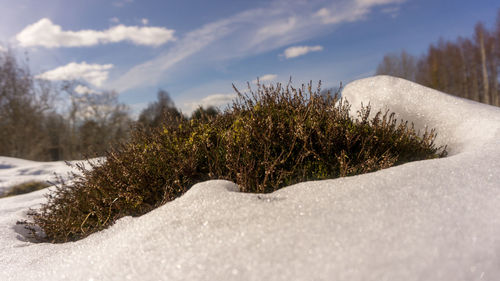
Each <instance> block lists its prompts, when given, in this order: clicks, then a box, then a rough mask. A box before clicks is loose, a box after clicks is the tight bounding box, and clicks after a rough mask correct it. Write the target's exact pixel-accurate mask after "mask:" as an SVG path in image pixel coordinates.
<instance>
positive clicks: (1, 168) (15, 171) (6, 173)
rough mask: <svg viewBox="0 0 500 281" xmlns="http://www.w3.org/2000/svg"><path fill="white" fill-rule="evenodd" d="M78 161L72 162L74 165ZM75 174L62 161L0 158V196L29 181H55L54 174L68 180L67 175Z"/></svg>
mask: <svg viewBox="0 0 500 281" xmlns="http://www.w3.org/2000/svg"><path fill="white" fill-rule="evenodd" d="M76 162H78V161H73V162H72V164H75V163H76ZM71 171H73V172H77V171H76V170H73V169H72V168H71V167H69V166H68V165H67V164H66V163H65V162H64V161H58V162H35V161H29V160H23V159H18V158H12V157H5V156H0V195H1V194H3V193H4V192H6V191H7V190H8V189H9V188H10V187H12V186H14V185H17V184H20V183H24V182H29V181H41V182H46V181H51V182H54V181H56V174H57V175H60V176H62V177H63V178H68V176H69V173H70V172H71Z"/></svg>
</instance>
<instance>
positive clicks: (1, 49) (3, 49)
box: [0, 45, 7, 53]
mask: <svg viewBox="0 0 500 281" xmlns="http://www.w3.org/2000/svg"><path fill="white" fill-rule="evenodd" d="M2 52H7V48H5V47H4V46H2V45H0V53H2Z"/></svg>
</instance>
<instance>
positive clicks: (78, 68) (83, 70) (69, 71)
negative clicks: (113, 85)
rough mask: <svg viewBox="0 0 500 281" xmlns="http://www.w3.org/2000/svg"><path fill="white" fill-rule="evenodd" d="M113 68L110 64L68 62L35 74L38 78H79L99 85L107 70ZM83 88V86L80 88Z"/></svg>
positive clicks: (106, 74)
mask: <svg viewBox="0 0 500 281" xmlns="http://www.w3.org/2000/svg"><path fill="white" fill-rule="evenodd" d="M111 68H113V65H112V64H87V63H86V62H82V63H75V62H72V63H69V64H67V65H65V66H60V67H58V68H56V69H53V70H50V71H47V72H44V73H42V74H40V75H37V76H36V78H38V79H45V80H52V81H62V80H81V81H85V82H87V83H89V84H92V85H94V86H96V87H99V86H101V85H102V84H103V83H104V81H106V80H107V79H108V74H109V70H110V69H111ZM81 89H82V90H83V88H81Z"/></svg>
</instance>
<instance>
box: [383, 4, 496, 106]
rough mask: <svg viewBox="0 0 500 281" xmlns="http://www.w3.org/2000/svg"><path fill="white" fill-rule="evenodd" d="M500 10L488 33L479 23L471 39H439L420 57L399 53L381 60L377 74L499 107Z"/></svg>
mask: <svg viewBox="0 0 500 281" xmlns="http://www.w3.org/2000/svg"><path fill="white" fill-rule="evenodd" d="M499 71H500V10H498V14H497V18H496V24H495V26H494V27H493V28H492V29H491V30H489V29H487V28H486V27H485V26H484V24H483V23H481V22H478V23H477V24H476V25H475V28H474V34H473V36H472V37H471V38H464V37H459V38H457V39H456V40H455V41H445V40H443V39H440V40H439V41H438V42H437V43H436V44H431V45H430V46H429V48H428V50H427V52H426V53H425V54H423V55H422V56H420V57H416V56H414V55H411V54H408V53H407V52H406V51H404V50H403V51H401V53H399V54H397V53H391V54H387V55H385V56H384V58H383V59H382V61H381V62H380V63H379V65H378V67H377V70H376V74H386V75H392V76H396V77H401V78H405V79H408V80H410V81H414V82H417V83H419V84H422V85H424V86H427V87H430V88H434V89H436V90H439V91H443V92H445V93H449V94H452V95H456V96H459V97H463V98H467V99H471V100H474V101H478V102H482V103H486V104H490V105H496V106H500V91H499V90H500V87H499V80H498V79H499Z"/></svg>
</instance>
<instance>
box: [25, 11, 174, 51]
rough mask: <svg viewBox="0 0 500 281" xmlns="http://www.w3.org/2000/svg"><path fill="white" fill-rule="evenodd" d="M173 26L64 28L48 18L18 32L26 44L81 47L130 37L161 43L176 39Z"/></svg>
mask: <svg viewBox="0 0 500 281" xmlns="http://www.w3.org/2000/svg"><path fill="white" fill-rule="evenodd" d="M174 32H175V31H174V30H172V29H167V28H164V27H137V26H125V25H122V24H120V25H117V26H114V27H111V28H109V29H107V30H104V31H99V30H80V31H65V30H63V29H62V27H61V26H59V25H56V24H54V23H52V21H51V20H50V19H48V18H43V19H41V20H39V21H38V22H36V23H34V24H31V25H28V26H27V27H25V28H24V29H23V30H22V31H21V32H20V33H18V34H17V35H16V39H17V41H18V42H19V43H20V44H21V46H23V47H34V46H42V47H46V48H58V47H82V46H95V45H98V44H107V43H116V42H121V41H129V42H132V43H135V44H138V45H147V46H159V45H162V44H165V43H167V42H169V41H174V40H175V37H174Z"/></svg>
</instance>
